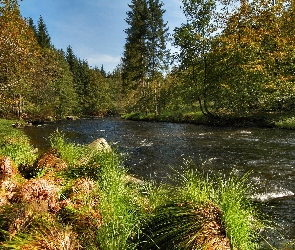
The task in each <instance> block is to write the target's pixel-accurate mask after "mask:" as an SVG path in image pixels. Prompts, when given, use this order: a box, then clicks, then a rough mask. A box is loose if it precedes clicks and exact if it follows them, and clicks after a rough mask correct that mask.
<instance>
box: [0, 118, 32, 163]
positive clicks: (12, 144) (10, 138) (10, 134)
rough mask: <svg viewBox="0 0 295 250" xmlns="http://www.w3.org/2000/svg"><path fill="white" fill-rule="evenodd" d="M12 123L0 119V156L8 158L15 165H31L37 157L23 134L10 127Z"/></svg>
mask: <svg viewBox="0 0 295 250" xmlns="http://www.w3.org/2000/svg"><path fill="white" fill-rule="evenodd" d="M12 123H13V121H8V120H3V119H0V156H1V155H2V156H9V157H11V159H12V160H13V161H14V162H15V164H16V165H21V164H22V165H28V164H32V163H33V162H34V160H36V158H37V155H36V154H35V153H34V149H33V147H32V145H31V144H30V141H29V138H28V137H27V136H25V135H24V133H23V132H22V131H21V130H19V129H15V128H13V127H12Z"/></svg>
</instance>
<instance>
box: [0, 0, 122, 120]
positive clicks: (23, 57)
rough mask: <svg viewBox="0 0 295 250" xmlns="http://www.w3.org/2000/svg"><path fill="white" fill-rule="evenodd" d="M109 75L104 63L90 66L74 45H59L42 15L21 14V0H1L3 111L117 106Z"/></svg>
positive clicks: (40, 113) (64, 111) (69, 111)
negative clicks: (54, 43) (36, 19)
mask: <svg viewBox="0 0 295 250" xmlns="http://www.w3.org/2000/svg"><path fill="white" fill-rule="evenodd" d="M107 77H108V75H107V74H106V72H105V71H104V70H103V66H102V68H101V70H98V69H91V68H90V66H89V65H88V63H87V61H85V60H81V59H78V58H77V57H76V56H75V54H74V52H73V50H72V48H71V47H70V46H69V47H68V49H67V52H66V53H64V52H63V51H62V50H57V49H55V48H54V46H53V45H52V44H51V39H50V36H49V33H48V30H47V27H46V24H45V22H44V19H43V18H42V16H40V18H39V20H38V23H37V25H35V24H34V21H33V19H32V18H28V19H24V18H22V17H21V14H20V10H19V6H18V1H17V0H1V1H0V90H1V91H0V115H2V116H14V115H17V116H18V117H19V118H23V117H26V116H29V117H43V118H45V117H47V116H51V117H56V118H62V117H65V116H67V115H82V114H86V115H89V114H91V115H97V114H101V113H105V112H108V111H109V109H111V110H112V112H114V110H116V109H117V106H116V104H115V103H114V100H112V98H113V97H114V96H115V95H114V94H113V92H112V91H110V86H112V82H111V81H110V80H109V79H108V78H107ZM116 89H117V88H116ZM109 93H110V94H109Z"/></svg>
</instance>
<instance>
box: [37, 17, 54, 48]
mask: <svg viewBox="0 0 295 250" xmlns="http://www.w3.org/2000/svg"><path fill="white" fill-rule="evenodd" d="M50 40H51V38H50V36H49V34H48V31H47V27H46V25H45V23H44V20H43V18H42V16H40V18H39V21H38V26H37V41H38V43H39V44H40V46H41V48H47V49H49V48H50V47H51V41H50Z"/></svg>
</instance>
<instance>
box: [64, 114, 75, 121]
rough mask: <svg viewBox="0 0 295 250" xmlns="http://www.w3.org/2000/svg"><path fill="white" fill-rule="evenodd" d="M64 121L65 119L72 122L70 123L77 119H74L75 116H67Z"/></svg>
mask: <svg viewBox="0 0 295 250" xmlns="http://www.w3.org/2000/svg"><path fill="white" fill-rule="evenodd" d="M66 119H67V120H72V121H74V120H76V119H77V118H76V117H75V116H73V115H68V116H67V117H66Z"/></svg>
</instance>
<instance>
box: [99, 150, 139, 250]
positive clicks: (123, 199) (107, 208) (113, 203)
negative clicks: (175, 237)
mask: <svg viewBox="0 0 295 250" xmlns="http://www.w3.org/2000/svg"><path fill="white" fill-rule="evenodd" d="M117 166H118V162H117V158H116V157H114V155H113V156H112V157H111V158H110V159H109V160H108V161H106V162H105V165H104V166H103V167H102V169H101V175H100V179H99V181H98V185H99V187H100V190H101V196H100V202H99V203H100V206H99V208H100V211H101V215H102V218H103V223H102V226H101V228H100V230H99V234H98V237H97V240H98V241H99V245H100V248H101V249H126V250H127V249H128V250H129V249H136V245H137V243H136V240H135V239H136V238H137V232H138V230H139V224H140V214H141V213H140V208H139V206H138V204H137V200H136V197H137V196H138V195H139V194H138V192H137V190H135V189H133V188H131V187H130V186H129V185H127V184H126V175H127V172H126V170H125V169H123V168H118V167H117Z"/></svg>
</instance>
